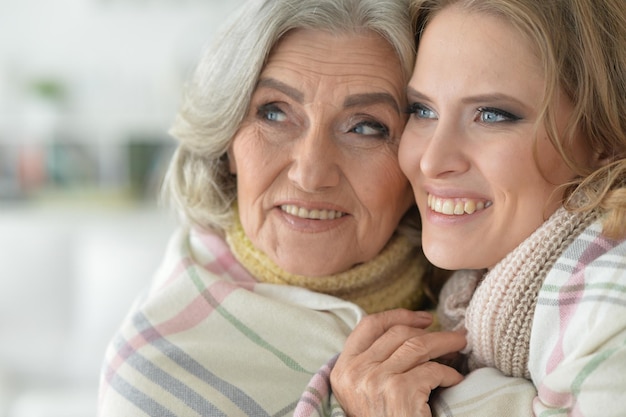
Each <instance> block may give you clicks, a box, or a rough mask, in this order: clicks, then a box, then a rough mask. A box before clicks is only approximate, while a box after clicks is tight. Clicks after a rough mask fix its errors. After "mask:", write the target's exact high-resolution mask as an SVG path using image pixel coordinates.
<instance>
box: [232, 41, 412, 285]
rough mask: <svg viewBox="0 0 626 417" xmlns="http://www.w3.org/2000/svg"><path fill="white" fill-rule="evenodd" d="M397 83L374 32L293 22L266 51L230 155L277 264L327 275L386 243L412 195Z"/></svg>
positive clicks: (259, 236) (250, 220)
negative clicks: (403, 167) (334, 31)
mask: <svg viewBox="0 0 626 417" xmlns="http://www.w3.org/2000/svg"><path fill="white" fill-rule="evenodd" d="M404 91H405V85H404V82H403V77H402V73H401V66H400V62H399V60H398V58H397V57H396V55H395V54H394V52H393V50H392V49H391V47H390V45H389V44H388V43H387V42H385V41H384V40H383V39H382V38H380V37H379V36H377V35H374V34H362V35H358V36H357V35H350V36H348V35H346V36H336V35H331V34H328V33H325V32H319V31H310V30H296V31H293V32H291V33H289V34H288V35H287V36H286V37H285V38H284V39H282V40H281V41H280V43H279V44H278V45H277V46H276V47H275V49H274V50H273V51H272V53H271V55H270V57H269V60H268V62H267V65H266V66H265V68H264V69H263V71H262V73H261V75H260V78H259V82H258V85H257V87H256V90H255V91H254V94H253V97H252V101H251V104H250V110H249V113H248V115H247V116H246V119H245V120H244V122H243V125H242V127H241V128H240V129H239V131H238V133H237V134H236V135H235V138H234V141H233V145H232V148H231V150H230V153H229V156H230V166H231V171H232V172H233V173H235V174H236V175H237V187H238V188H237V190H238V196H237V198H238V205H239V213H240V219H241V223H242V225H243V228H244V231H245V232H246V234H247V235H248V236H249V238H250V240H251V241H252V243H253V244H254V245H255V246H256V247H257V248H258V249H260V250H261V251H263V252H265V253H267V254H268V255H269V257H270V258H271V259H272V260H273V261H274V262H276V264H277V265H278V266H280V267H282V268H283V269H285V270H286V271H288V272H290V273H295V274H302V275H307V276H320V275H328V274H334V273H338V272H342V271H344V270H347V269H349V268H350V267H352V266H354V265H356V264H359V263H362V262H365V261H368V260H370V259H372V258H373V257H374V256H375V255H376V254H378V253H379V252H380V251H381V249H382V248H383V247H384V246H385V244H386V243H387V241H388V240H389V238H390V237H391V235H392V234H393V232H394V230H395V229H396V227H397V225H398V223H399V221H400V219H401V218H402V215H403V214H404V213H405V212H406V210H407V209H408V208H409V207H410V206H411V205H412V204H413V195H412V193H411V188H410V185H409V183H408V180H407V179H406V177H405V176H404V175H403V174H402V172H401V171H400V167H399V165H398V158H397V150H398V142H399V139H400V135H401V134H402V129H403V128H404V124H405V122H406V115H405V113H404V112H403V110H404V109H405V107H406V102H405V94H404Z"/></svg>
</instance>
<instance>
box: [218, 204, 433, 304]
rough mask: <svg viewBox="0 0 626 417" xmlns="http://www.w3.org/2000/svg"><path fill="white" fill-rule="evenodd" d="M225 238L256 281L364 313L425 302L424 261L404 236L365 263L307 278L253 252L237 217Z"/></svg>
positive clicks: (394, 238) (391, 242) (397, 236)
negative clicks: (319, 296)
mask: <svg viewBox="0 0 626 417" xmlns="http://www.w3.org/2000/svg"><path fill="white" fill-rule="evenodd" d="M234 217H235V219H236V220H235V224H234V225H233V227H231V228H230V229H229V230H228V231H227V233H226V241H227V242H228V245H229V246H230V248H231V250H232V251H233V255H234V256H235V258H236V259H237V260H238V261H239V262H240V263H241V264H242V265H243V266H244V267H245V268H246V269H247V270H248V272H250V273H251V274H252V276H254V277H255V278H256V279H257V280H258V281H260V282H264V283H271V284H283V285H293V286H298V287H303V288H307V289H310V290H312V291H316V292H320V293H324V294H329V295H333V296H335V297H339V298H342V299H344V300H347V301H351V302H354V303H355V304H357V305H359V306H360V307H361V308H363V310H365V311H366V312H367V313H375V312H379V311H384V310H389V309H393V308H408V309H412V310H415V309H418V308H419V307H420V306H421V304H422V302H423V300H424V288H423V285H422V282H423V280H422V277H423V275H424V273H425V272H426V270H427V268H426V265H427V261H426V258H425V257H424V256H423V254H422V253H421V251H420V250H419V249H418V248H416V247H415V246H413V245H411V244H410V243H409V240H408V239H407V238H406V237H405V236H401V235H394V236H393V237H392V238H391V240H390V241H389V242H388V243H387V245H386V246H385V248H384V249H383V250H382V252H381V253H380V254H379V255H378V256H376V257H375V258H374V259H372V260H371V261H369V262H366V263H364V264H360V265H357V266H355V267H353V268H351V269H349V270H348V271H345V272H341V273H339V274H335V275H328V276H321V277H307V276H303V275H294V274H290V273H288V272H285V271H283V270H282V269H281V268H280V267H278V266H277V265H276V264H275V263H274V262H272V261H271V260H270V259H269V258H268V257H267V255H265V254H264V253H262V252H261V251H259V250H257V249H256V248H255V247H254V246H253V245H252V242H251V241H250V239H248V237H247V236H246V234H245V233H244V231H243V227H242V226H241V223H240V222H239V219H238V217H239V216H237V215H235V216H234Z"/></svg>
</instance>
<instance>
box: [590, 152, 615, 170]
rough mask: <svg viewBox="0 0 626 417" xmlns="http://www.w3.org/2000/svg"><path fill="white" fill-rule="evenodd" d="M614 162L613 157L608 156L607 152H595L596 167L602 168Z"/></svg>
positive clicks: (594, 161)
mask: <svg viewBox="0 0 626 417" xmlns="http://www.w3.org/2000/svg"><path fill="white" fill-rule="evenodd" d="M612 161H613V156H611V155H608V154H606V153H605V152H598V151H594V152H593V164H594V166H595V167H597V168H600V167H603V166H605V165H608V164H609V163H611V162H612Z"/></svg>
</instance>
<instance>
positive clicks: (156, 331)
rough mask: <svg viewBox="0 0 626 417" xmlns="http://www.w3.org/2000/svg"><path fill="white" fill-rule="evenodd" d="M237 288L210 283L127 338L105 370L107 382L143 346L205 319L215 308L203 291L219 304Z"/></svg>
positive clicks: (220, 283) (234, 285) (191, 326)
mask: <svg viewBox="0 0 626 417" xmlns="http://www.w3.org/2000/svg"><path fill="white" fill-rule="evenodd" d="M237 289H241V287H240V286H238V285H236V284H233V283H229V282H225V281H218V282H216V283H215V284H213V285H211V286H210V288H205V289H204V291H203V292H202V293H201V294H199V295H198V296H197V297H196V298H194V299H193V300H192V301H191V302H190V303H189V304H187V306H186V307H185V308H184V309H182V310H181V311H179V312H178V313H177V314H176V315H175V316H173V317H172V318H170V319H169V320H167V321H164V322H162V323H160V324H158V325H156V326H149V327H147V328H145V329H143V330H142V331H141V332H140V333H137V334H136V335H135V336H134V337H132V338H131V339H129V340H127V341H126V342H125V343H124V344H123V345H122V346H121V347H120V348H119V349H118V351H117V354H116V355H115V358H113V359H112V360H111V361H110V363H109V365H108V369H107V372H106V380H107V382H108V381H110V380H111V378H112V377H113V376H114V375H115V374H116V373H117V370H118V369H119V368H120V366H122V364H123V363H124V362H125V361H126V360H127V359H128V358H129V357H130V356H132V355H133V354H134V353H135V352H137V351H139V350H140V349H141V348H142V347H143V346H145V345H147V344H150V343H151V342H153V341H155V340H158V339H161V338H164V337H167V336H169V335H172V334H176V333H179V332H183V331H186V330H188V329H191V328H193V327H195V326H197V325H198V324H200V323H201V322H202V321H203V320H205V319H206V318H207V317H208V316H209V315H210V314H211V313H212V312H213V311H214V310H215V306H213V305H211V304H210V303H209V302H208V301H207V297H206V294H205V292H206V293H209V294H210V296H211V297H212V298H214V299H215V300H217V302H218V303H220V304H221V303H222V302H223V301H224V300H225V299H226V298H227V297H228V296H229V295H230V294H231V293H232V292H233V291H235V290H237Z"/></svg>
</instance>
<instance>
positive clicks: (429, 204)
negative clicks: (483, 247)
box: [421, 189, 493, 222]
mask: <svg viewBox="0 0 626 417" xmlns="http://www.w3.org/2000/svg"><path fill="white" fill-rule="evenodd" d="M421 200H422V201H421V202H422V204H421V206H422V207H421V209H422V211H423V213H424V214H425V215H426V216H427V218H429V219H432V220H436V221H438V222H442V221H444V222H459V221H464V220H467V219H473V218H475V217H476V216H480V215H481V214H483V213H484V212H485V211H486V210H488V209H489V208H490V207H491V206H492V205H493V201H492V200H491V199H489V198H486V197H484V196H482V195H479V194H477V193H474V192H467V191H463V190H450V189H447V190H440V189H437V190H435V189H428V190H425V193H424V194H423V196H422V199H421Z"/></svg>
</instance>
